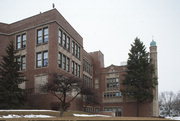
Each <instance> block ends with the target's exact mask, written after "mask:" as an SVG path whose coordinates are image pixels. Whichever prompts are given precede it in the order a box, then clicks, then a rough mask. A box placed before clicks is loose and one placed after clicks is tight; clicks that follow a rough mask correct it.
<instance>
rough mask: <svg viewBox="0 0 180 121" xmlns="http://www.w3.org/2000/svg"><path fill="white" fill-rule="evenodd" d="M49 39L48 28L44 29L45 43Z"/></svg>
mask: <svg viewBox="0 0 180 121" xmlns="http://www.w3.org/2000/svg"><path fill="white" fill-rule="evenodd" d="M48 40H49V32H48V28H44V29H43V43H47V42H48Z"/></svg>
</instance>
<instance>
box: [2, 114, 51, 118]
mask: <svg viewBox="0 0 180 121" xmlns="http://www.w3.org/2000/svg"><path fill="white" fill-rule="evenodd" d="M52 117H53V116H48V115H33V114H31V115H14V114H9V115H7V116H0V118H52Z"/></svg>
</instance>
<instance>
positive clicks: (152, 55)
mask: <svg viewBox="0 0 180 121" xmlns="http://www.w3.org/2000/svg"><path fill="white" fill-rule="evenodd" d="M150 58H151V63H152V64H153V66H154V74H153V77H155V78H157V79H158V65H157V46H156V42H155V41H154V40H152V42H151V43H150ZM157 81H158V80H157ZM153 95H154V98H153V104H152V105H153V110H152V111H153V116H159V104H158V85H157V86H156V87H155V88H154V90H153Z"/></svg>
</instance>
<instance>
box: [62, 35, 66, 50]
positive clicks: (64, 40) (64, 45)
mask: <svg viewBox="0 0 180 121" xmlns="http://www.w3.org/2000/svg"><path fill="white" fill-rule="evenodd" d="M63 47H64V48H66V34H65V33H63Z"/></svg>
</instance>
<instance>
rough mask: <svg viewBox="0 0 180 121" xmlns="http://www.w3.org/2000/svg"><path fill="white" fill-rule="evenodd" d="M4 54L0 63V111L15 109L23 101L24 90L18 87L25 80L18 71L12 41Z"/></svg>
mask: <svg viewBox="0 0 180 121" xmlns="http://www.w3.org/2000/svg"><path fill="white" fill-rule="evenodd" d="M6 53H7V54H6V55H5V56H2V62H1V63H0V109H17V108H20V107H21V106H22V105H23V103H24V101H25V97H24V90H23V89H21V88H19V87H18V85H19V84H21V83H23V82H24V81H25V80H24V78H23V75H22V73H20V72H19V71H18V70H19V63H18V62H16V56H15V49H14V44H13V41H10V44H9V45H8V47H7V49H6Z"/></svg>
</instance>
